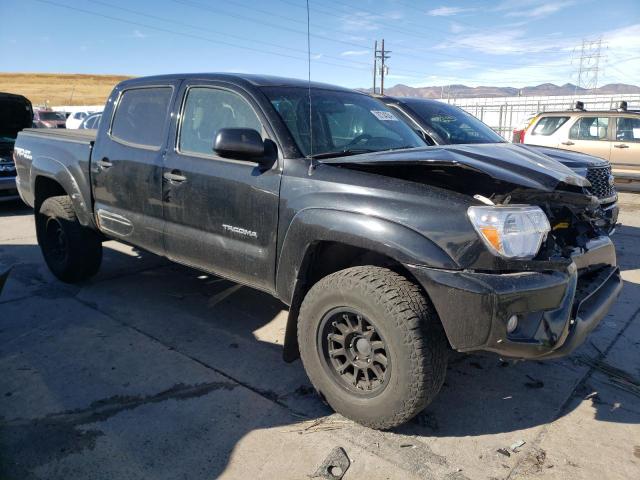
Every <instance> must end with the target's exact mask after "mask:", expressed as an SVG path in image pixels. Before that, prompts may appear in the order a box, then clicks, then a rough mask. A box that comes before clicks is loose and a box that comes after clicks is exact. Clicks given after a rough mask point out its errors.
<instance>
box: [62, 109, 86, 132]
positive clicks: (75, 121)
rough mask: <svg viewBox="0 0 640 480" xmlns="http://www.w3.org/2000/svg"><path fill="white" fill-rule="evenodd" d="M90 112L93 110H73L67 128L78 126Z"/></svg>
mask: <svg viewBox="0 0 640 480" xmlns="http://www.w3.org/2000/svg"><path fill="white" fill-rule="evenodd" d="M90 114H91V112H86V111H77V112H73V113H72V114H71V115H69V118H67V128H74V129H75V128H78V127H79V126H80V124H81V123H82V121H83V120H84V119H85V118H86V117H88V116H89V115H90Z"/></svg>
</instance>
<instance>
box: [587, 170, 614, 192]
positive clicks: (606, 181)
mask: <svg viewBox="0 0 640 480" xmlns="http://www.w3.org/2000/svg"><path fill="white" fill-rule="evenodd" d="M587 180H589V182H591V187H590V188H589V192H590V193H591V194H592V195H595V196H596V197H598V198H599V199H600V200H603V199H609V198H611V197H615V195H616V188H615V187H614V185H613V176H612V175H611V167H610V166H606V167H593V168H589V169H588V170H587Z"/></svg>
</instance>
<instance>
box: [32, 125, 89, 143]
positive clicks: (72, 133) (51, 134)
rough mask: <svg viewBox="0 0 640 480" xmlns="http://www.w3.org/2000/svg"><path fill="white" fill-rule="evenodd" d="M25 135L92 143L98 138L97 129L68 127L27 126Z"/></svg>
mask: <svg viewBox="0 0 640 480" xmlns="http://www.w3.org/2000/svg"><path fill="white" fill-rule="evenodd" d="M22 133H23V134H25V135H30V136H31V135H36V136H38V137H45V138H54V139H60V140H69V141H74V142H82V143H92V142H94V141H95V140H96V135H97V133H98V131H97V130H88V129H87V130H67V129H66V128H25V129H24V130H23V131H22Z"/></svg>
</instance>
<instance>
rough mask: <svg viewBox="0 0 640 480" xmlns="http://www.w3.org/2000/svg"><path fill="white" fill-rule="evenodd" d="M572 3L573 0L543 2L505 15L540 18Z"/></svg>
mask: <svg viewBox="0 0 640 480" xmlns="http://www.w3.org/2000/svg"><path fill="white" fill-rule="evenodd" d="M573 4H574V2H573V1H568V2H553V3H544V4H542V5H538V6H535V7H533V8H530V9H520V10H514V11H512V12H509V13H507V15H506V16H507V17H529V18H541V17H546V16H548V15H552V14H554V13H556V12H559V11H560V10H562V9H563V8H567V7H570V6H571V5H573Z"/></svg>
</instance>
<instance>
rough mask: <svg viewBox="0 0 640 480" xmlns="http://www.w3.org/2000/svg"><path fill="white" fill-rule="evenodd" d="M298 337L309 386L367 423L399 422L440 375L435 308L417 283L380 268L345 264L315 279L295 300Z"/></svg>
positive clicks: (443, 348) (429, 393) (427, 397)
mask: <svg viewBox="0 0 640 480" xmlns="http://www.w3.org/2000/svg"><path fill="white" fill-rule="evenodd" d="M298 342H299V345H300V355H301V357H302V362H303V364H304V367H305V370H306V371H307V375H308V376H309V379H310V380H311V383H312V384H313V385H314V387H315V388H316V390H317V391H318V392H319V393H320V394H321V395H322V396H323V397H324V398H325V399H326V401H327V402H328V403H329V405H331V407H332V408H333V409H334V410H335V411H336V412H338V413H341V414H342V415H344V416H345V417H347V418H350V419H351V420H354V421H356V422H358V423H360V424H362V425H366V426H368V427H372V428H377V429H389V428H392V427H395V426H398V425H401V424H403V423H405V422H406V421H408V420H409V419H411V418H412V417H414V416H415V415H417V414H418V413H419V412H420V411H421V410H422V409H423V408H424V407H426V406H427V405H428V404H429V403H430V402H431V401H432V400H433V398H434V397H435V396H436V395H437V394H438V392H439V391H440V388H441V387H442V384H443V383H444V378H445V373H446V365H447V340H446V336H445V334H444V331H443V329H442V326H441V324H440V321H439V319H438V317H437V314H436V313H435V311H434V310H433V308H432V307H431V304H430V302H429V301H428V300H427V298H425V296H424V294H423V293H422V291H421V289H420V288H419V287H418V286H416V285H415V284H413V283H412V282H410V281H409V280H407V279H406V278H405V277H403V276H401V275H399V274H397V273H395V272H393V271H391V270H388V269H386V268H379V267H373V266H362V267H353V268H348V269H346V270H341V271H339V272H336V273H333V274H331V275H328V276H327V277H325V278H323V279H322V280H320V281H319V282H318V283H316V284H315V285H314V286H313V287H312V288H311V289H310V290H309V292H308V293H307V295H306V297H305V299H304V301H303V302H302V306H301V309H300V315H299V319H298Z"/></svg>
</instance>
